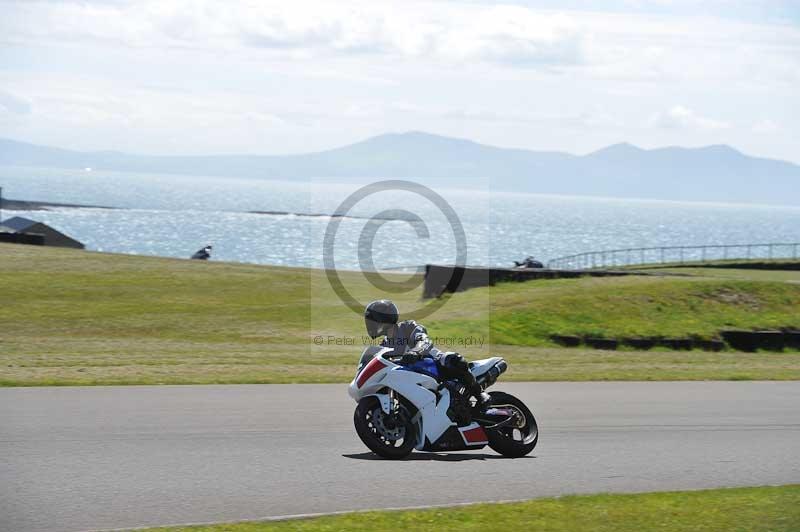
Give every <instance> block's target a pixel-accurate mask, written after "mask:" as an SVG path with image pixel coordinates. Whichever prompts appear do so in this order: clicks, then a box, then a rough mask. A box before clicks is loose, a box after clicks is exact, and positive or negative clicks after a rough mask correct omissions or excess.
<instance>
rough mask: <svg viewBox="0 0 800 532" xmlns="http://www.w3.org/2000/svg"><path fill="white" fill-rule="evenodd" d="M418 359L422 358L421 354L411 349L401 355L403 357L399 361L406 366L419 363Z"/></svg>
mask: <svg viewBox="0 0 800 532" xmlns="http://www.w3.org/2000/svg"><path fill="white" fill-rule="evenodd" d="M420 358H422V354H421V353H420V352H419V351H416V350H414V349H411V350H409V351H407V352H406V353H404V354H403V357H402V358H401V359H400V363H401V364H403V365H404V366H407V365H409V364H413V363H414V362H417V361H419V359H420Z"/></svg>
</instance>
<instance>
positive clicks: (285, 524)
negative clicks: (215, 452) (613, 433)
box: [154, 486, 800, 532]
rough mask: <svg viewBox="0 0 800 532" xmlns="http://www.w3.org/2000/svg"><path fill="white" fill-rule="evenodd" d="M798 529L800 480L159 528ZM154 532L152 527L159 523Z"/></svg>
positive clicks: (244, 531) (247, 531) (202, 531)
mask: <svg viewBox="0 0 800 532" xmlns="http://www.w3.org/2000/svg"><path fill="white" fill-rule="evenodd" d="M798 528H800V486H782V487H763V488H738V489H721V490H706V491H689V492H686V491H684V492H668V493H646V494H639V495H590V496H572V497H560V498H555V499H540V500H534V501H529V502H523V503H513V504H480V505H474V506H465V507H457V508H447V509H431V510H418V511H391V512H366V513H355V514H348V515H339V516H332V517H319V518H315V519H305V520H295V521H281V522H262V523H241V524H227V525H214V526H198V527H176V528H160V529H157V530H160V531H171V532H177V531H193V532H222V531H226V532H267V531H289V530H292V531H299V532H318V531H331V530H365V531H366V530H369V531H374V530H423V531H424V530H431V531H433V530H436V531H449V530H453V531H456V530H458V531H463V530H546V531H562V530H563V531H567V530H569V531H573V530H593V531H598V532H602V531H609V532H624V531H632V532H639V531H641V530H663V531H664V532H670V531H678V530H681V531H682V530H706V531H720V532H723V531H724V532H728V531H734V530H741V531H745V530H746V531H759V530H764V531H766V530H771V531H783V530H786V531H789V530H798ZM154 530H155V529H154Z"/></svg>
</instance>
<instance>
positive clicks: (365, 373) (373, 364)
mask: <svg viewBox="0 0 800 532" xmlns="http://www.w3.org/2000/svg"><path fill="white" fill-rule="evenodd" d="M385 367H386V364H384V363H383V362H381V359H380V358H379V357H375V358H373V359H372V360H370V361H369V363H368V364H367V365H366V367H365V368H364V369H362V370H361V373H359V375H358V380H356V386H358V387H359V388H361V387H362V386H364V383H365V382H367V381H368V380H369V378H370V377H372V376H373V375H375V374H376V373H378V372H379V371H380V370H382V369H383V368H385Z"/></svg>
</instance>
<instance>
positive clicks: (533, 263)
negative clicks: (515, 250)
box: [514, 255, 544, 268]
mask: <svg viewBox="0 0 800 532" xmlns="http://www.w3.org/2000/svg"><path fill="white" fill-rule="evenodd" d="M514 265H515V266H516V267H517V268H544V264H542V263H541V262H540V261H538V260H536V259H534V258H533V256H532V255H528V256H527V257H525V260H523V261H522V262H517V261H514Z"/></svg>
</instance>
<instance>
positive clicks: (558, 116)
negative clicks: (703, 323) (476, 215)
mask: <svg viewBox="0 0 800 532" xmlns="http://www.w3.org/2000/svg"><path fill="white" fill-rule="evenodd" d="M599 6H602V8H601V7H599ZM0 12H2V16H0V137H7V138H13V139H17V140H24V141H28V142H34V143H39V144H47V145H53V146H59V147H65V148H71V149H79V150H119V151H128V152H135V153H148V154H210V153H215V154H218V153H255V154H283V153H302V152H308V151H317V150H323V149H329V148H333V147H337V146H342V145H345V144H349V143H352V142H357V141H359V140H363V139H365V138H367V137H370V136H373V135H378V134H382V133H387V132H403V131H410V130H415V131H426V132H430V133H436V134H441V135H448V136H455V137H462V138H469V139H472V140H475V141H478V142H482V143H485V144H491V145H496V146H501V147H515V148H527V149H535V150H558V151H566V152H570V153H576V154H583V153H588V152H591V151H594V150H597V149H600V148H602V147H604V146H607V145H609V144H613V143H617V142H630V143H633V144H635V145H637V146H641V147H644V148H653V147H660V146H667V145H678V146H690V147H691V146H703V145H709V144H729V145H731V146H733V147H735V148H737V149H739V150H741V151H743V152H745V153H747V154H750V155H757V156H763V157H771V158H778V159H785V160H789V161H793V162H797V163H800V97H799V96H798V94H800V90H798V87H800V2H797V1H794V0H792V1H778V0H776V1H765V2H755V1H750V0H738V1H727V0H706V1H700V2H689V1H684V0H673V1H670V0H659V1H645V0H641V1H635V0H627V1H625V0H611V1H606V2H584V1H579V0H561V1H547V0H542V1H518V2H509V3H502V4H501V3H490V2H481V1H428V2H417V1H414V0H407V1H402V2H381V1H377V0H371V1H367V2H360V1H350V0H337V1H336V2H332V1H327V0H326V1H305V0H292V1H283V2H270V1H234V0H227V1H218V2H211V1H204V0H192V1H188V0H187V1H183V0H172V1H165V0H160V1H153V2H150V1H146V0H145V1H139V2H128V1H122V0H120V1H82V2H73V1H56V0H50V1H38V0H27V1H21V2H16V1H3V0H0Z"/></svg>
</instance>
